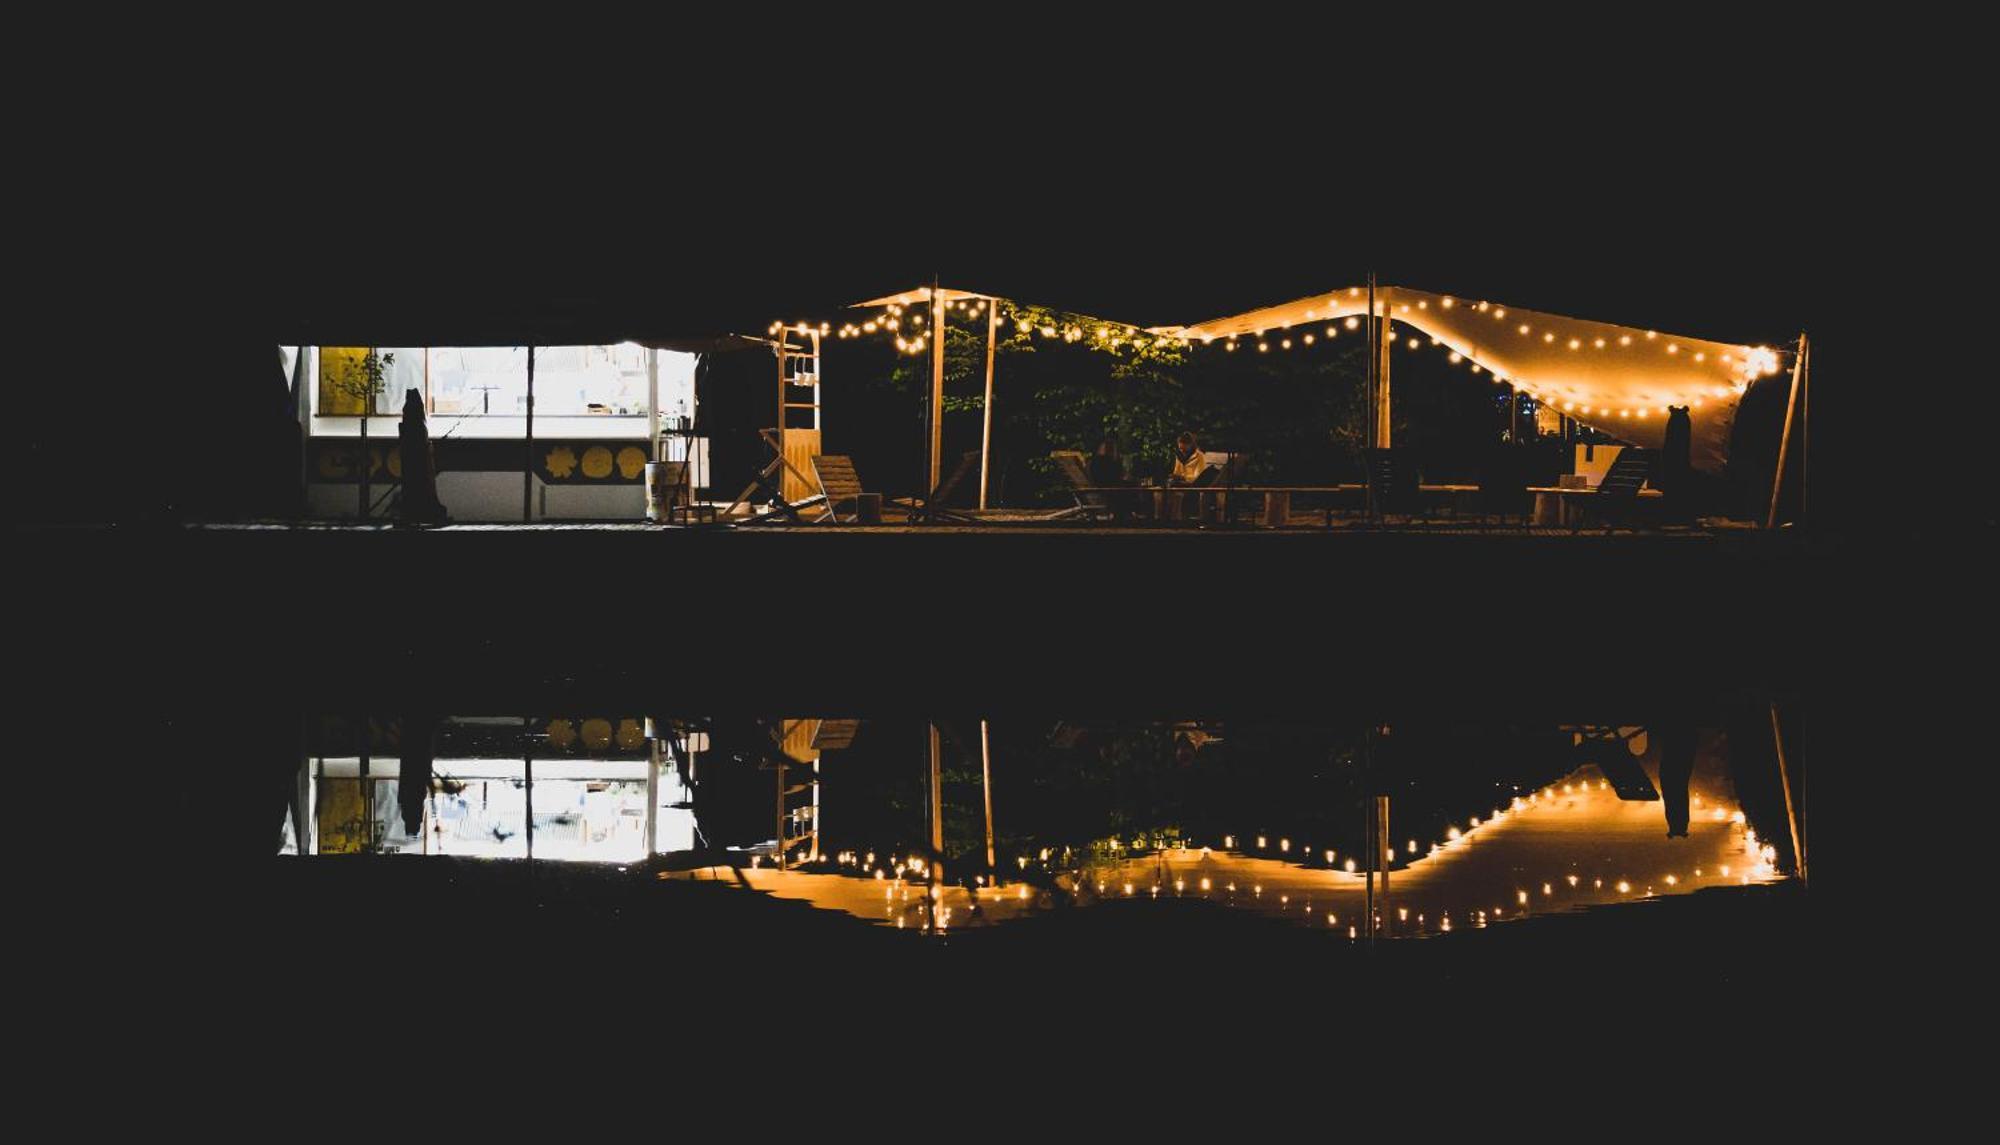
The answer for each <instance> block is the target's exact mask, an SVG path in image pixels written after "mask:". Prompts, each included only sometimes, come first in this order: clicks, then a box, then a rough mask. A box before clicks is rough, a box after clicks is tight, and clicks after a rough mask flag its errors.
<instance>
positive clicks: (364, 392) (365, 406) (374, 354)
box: [333, 347, 396, 519]
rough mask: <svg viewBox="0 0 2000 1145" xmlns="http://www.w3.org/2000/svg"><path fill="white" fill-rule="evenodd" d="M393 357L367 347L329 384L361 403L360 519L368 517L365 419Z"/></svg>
mask: <svg viewBox="0 0 2000 1145" xmlns="http://www.w3.org/2000/svg"><path fill="white" fill-rule="evenodd" d="M395 364H396V355H395V354H393V353H390V354H383V353H380V352H378V351H376V350H375V349H374V348H373V347H370V348H369V350H368V352H367V353H366V354H363V355H362V356H361V357H359V358H357V359H353V360H351V361H349V362H348V363H347V364H346V366H345V368H343V369H342V370H341V371H340V373H339V374H338V375H336V376H335V378H334V380H333V387H334V389H335V390H337V391H338V392H340V393H341V394H344V395H346V396H347V397H350V398H353V399H355V400H356V401H358V402H360V403H361V446H360V450H359V452H360V462H359V464H360V466H361V516H362V518H363V519H366V518H367V516H368V470H369V465H368V417H369V415H370V414H372V413H374V412H375V399H376V398H378V397H380V396H381V395H382V391H383V390H384V389H386V388H387V387H388V378H389V367H390V366H393V365H395Z"/></svg>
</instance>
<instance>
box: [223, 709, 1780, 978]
mask: <svg viewBox="0 0 2000 1145" xmlns="http://www.w3.org/2000/svg"><path fill="white" fill-rule="evenodd" d="M1774 710H1775V709H1774V707H1773V706H1772V705H1770V704H1769V703H1768V702H1762V703H1759V702H1756V701H1750V700H1744V701H1740V702H1738V703H1736V704H1734V705H1733V706H1727V707H1725V708H1724V709H1722V710H1718V711H1711V712H1708V713H1705V714H1704V716H1703V717H1702V718H1692V717H1690V718H1686V719H1667V720H1663V721H1659V722H1656V723H1654V724H1652V725H1650V726H1649V725H1639V724H1620V725H1613V724H1591V723H1567V722H1542V721H1535V722H1527V723H1520V724H1514V723H1508V722H1500V721H1492V720H1486V721H1476V722H1474V721H1468V722H1463V723H1453V722H1449V721H1441V720H1436V719H1432V720H1428V721H1418V722H1396V723H1374V722H1357V721H1348V722H1342V723H1307V722H1288V721H1284V720H1276V719H1270V718H1240V719H1222V718H1211V719H1165V718H1162V719H1157V720H1145V719H1136V718H1132V717H1129V716H1127V717H1121V718H1117V719H1103V720H1092V719H1074V718H1072V719H1065V718H1061V717H1056V716H1043V717H1031V716H1024V715H1019V714H1010V715H1007V716H1004V717H999V718H993V719H986V720H982V719H980V718H978V717H976V716H937V717H934V718H929V719H926V718H922V717H915V716H908V715H893V716H886V717H881V718H854V717H763V718H759V717H752V716H731V717H714V718H704V717H696V716H687V715H664V714H663V715H653V716H646V715H642V714H638V713H629V714H618V713H615V712H611V713H605V714H594V715H593V714H583V713H571V714H564V715H546V714H542V715H531V716H518V715H508V716H487V717H478V716H450V717H430V716H401V717H329V716H318V717H312V718H309V719H307V720H305V721H304V727H303V731H302V733H301V742H302V750H301V751H300V753H299V758H298V760H297V762H296V764H288V765H285V766H284V767H282V768H276V769H274V771H275V772H282V775H280V776H279V777H278V778H277V779H276V780H274V781H273V782H272V784H271V785H270V786H269V787H268V788H266V792H267V793H268V795H269V796H270V798H269V799H268V800H267V801H265V802H263V803H262V804H261V809H260V811H259V812H258V813H259V814H263V815H265V816H267V818H266V819H265V826H266V827H267V828H268V829H269V830H268V834H267V835H266V838H267V840H268V843H267V845H266V846H265V847H264V848H262V849H263V851H264V853H265V854H266V855H267V856H272V855H275V856H282V861H281V862H280V866H279V868H278V869H277V870H276V871H274V872H273V877H274V879H275V880H276V882H275V884H274V885H276V886H278V887H280V888H289V887H291V886H294V885H296V886H313V887H321V888H324V887H326V886H328V885H330V884H328V883H326V882H325V881H324V880H327V879H333V880H336V883H334V884H331V885H339V884H338V882H337V881H338V880H341V879H343V878H345V877H347V876H345V875H343V874H341V873H338V872H339V870H340V866H341V864H348V865H349V866H350V867H352V865H353V864H363V865H364V866H365V868H366V870H367V872H368V873H367V874H366V875H365V876H361V875H356V876H354V877H355V878H358V879H365V882H366V887H365V889H360V890H352V889H349V890H348V891H346V892H344V893H349V894H352V895H353V896H354V897H352V898H346V899H343V900H341V901H342V905H341V906H340V908H339V909H340V910H342V911H348V912H351V911H354V910H357V909H359V910H362V911H363V912H364V913H365V911H366V909H367V903H368V902H369V901H370V896H371V895H378V896H380V898H381V900H382V901H383V902H385V903H388V902H393V901H395V900H396V899H397V896H398V895H399V894H400V893H402V892H403V891H404V890H405V889H406V888H407V887H409V886H415V885H419V884H422V883H423V882H424V881H425V880H427V879H432V878H434V877H435V876H434V875H433V874H431V873H429V872H432V871H435V870H440V869H449V870H451V871H453V872H463V873H455V874H454V875H453V879H454V880H456V881H462V882H466V883H468V884H475V883H479V882H480V881H481V880H489V881H490V880H492V879H493V878H495V877H497V876H496V875H495V874H494V872H501V871H507V872H513V871H522V870H526V871H533V870H535V869H537V868H539V869H541V871H542V872H543V878H544V880H545V882H544V883H543V884H542V885H541V889H540V890H539V891H533V892H531V891H527V890H509V891H502V892H500V893H501V895H502V897H505V896H506V895H509V894H516V893H518V894H523V895H528V894H533V895H538V896H544V897H546V896H553V897H555V898H557V899H561V898H564V897H566V896H567V895H568V893H569V892H566V891H564V890H562V889H561V887H562V886H563V880H565V879H567V880H571V881H581V882H583V883H588V884H590V885H591V886H592V888H593V889H592V890H590V891H589V892H587V893H588V894H589V895H596V896H606V895H608V896H610V897H611V898H612V899H613V900H615V902H616V905H615V906H614V907H613V908H612V909H613V910H614V911H616V912H618V913H620V914H621V915H622V914H623V913H624V912H627V911H629V912H632V913H633V914H636V915H641V916H645V915H651V916H656V918H657V920H658V921H661V922H663V923H670V922H672V921H673V919H674V918H675V916H676V912H678V911H682V910H688V911H696V910H706V909H708V907H709V906H711V905H713V901H714V900H713V898H712V896H713V895H715V894H726V895H729V896H735V898H736V899H737V900H739V901H735V902H732V903H731V904H730V905H729V906H728V907H727V908H726V909H728V910H730V911H731V912H732V916H733V917H744V918H749V919H752V920H754V921H755V923H756V925H758V926H759V927H762V926H764V925H765V924H769V925H771V926H774V927H776V928H777V929H778V930H779V931H780V932H782V931H783V930H784V929H785V928H786V927H788V926H791V925H793V922H794V921H795V920H802V919H803V918H804V917H806V916H804V915H801V914H800V913H799V912H798V911H797V909H796V908H797V907H798V906H800V905H803V906H805V907H809V908H811V912H812V915H813V917H814V918H815V919H816V920H820V921H816V922H815V923H811V924H808V923H805V922H803V921H799V922H798V923H797V924H798V925H799V926H808V925H820V924H822V922H823V920H825V919H829V918H831V919H838V920H839V921H840V922H842V923H844V924H847V925H850V926H852V927H855V928H862V927H866V928H879V929H883V930H894V931H901V932H903V935H902V939H901V940H903V941H909V942H920V941H924V940H926V939H938V938H943V939H946V940H947V941H948V942H949V941H951V940H956V939H959V938H961V937H963V938H965V939H967V940H969V941H975V942H976V941H978V939H977V938H976V937H974V936H977V935H980V934H982V933H986V932H994V931H1007V930H1009V929H1010V928H1015V927H1017V926H1019V925H1020V924H1024V923H1030V922H1034V921H1037V920H1039V921H1041V922H1042V924H1043V926H1042V928H1040V929H1038V928H1036V927H1033V926H1028V927H1024V928H1022V931H1021V933H1022V934H1024V935H1041V934H1049V933H1053V932H1051V931H1049V930H1047V929H1046V927H1047V926H1048V925H1057V926H1064V925H1071V926H1073V925H1078V924H1076V923H1073V922H1069V921H1067V920H1073V919H1078V918H1083V917H1087V916H1092V915H1093V912H1103V913H1102V916H1101V917H1102V918H1105V919H1116V920H1118V922H1117V924H1116V925H1119V926H1126V925H1141V926H1152V925H1158V921H1157V920H1158V919H1167V920H1170V921H1168V922H1167V923H1166V924H1165V925H1167V926H1168V927H1169V928H1170V929H1171V928H1173V927H1178V926H1183V925H1185V926H1188V927H1190V928H1195V929H1199V928H1202V927H1208V926H1213V925H1217V924H1218V920H1223V919H1227V918H1232V917H1237V918H1245V919H1259V920H1266V921H1274V922H1278V923H1281V924H1282V925H1283V926H1285V927H1286V928H1289V929H1292V930H1296V931H1299V932H1307V933H1313V934H1317V935H1321V936H1324V937H1325V938H1327V939H1330V940H1333V941H1337V942H1343V943H1355V942H1367V941H1369V940H1372V939H1415V938H1425V939H1443V940H1445V941H1447V942H1449V941H1452V940H1453V938H1454V936H1456V935H1461V934H1464V933H1466V932H1470V931H1477V930H1482V929H1486V928H1492V927H1500V926H1517V925H1518V926H1520V927H1523V928H1534V927H1536V926H1537V925H1538V924H1540V923H1541V922H1542V921H1543V920H1546V919H1548V918H1550V917H1552V916H1564V915H1578V914H1581V915H1582V916H1583V919H1584V926H1583V928H1582V929H1581V930H1580V931H1575V930H1572V931H1567V932H1565V936H1564V937H1562V938H1560V939H1558V938H1555V937H1553V936H1552V937H1551V941H1553V942H1556V943H1558V946H1560V944H1561V943H1562V942H1571V943H1583V944H1586V945H1587V943H1588V940H1589V935H1590V933H1591V930H1590V928H1591V927H1593V926H1599V925H1601V926H1605V927H1611V926H1615V925H1617V923H1616V921H1615V920H1616V918H1617V917H1618V916H1617V912H1620V911H1629V910H1633V909H1644V904H1648V903H1659V902H1661V901H1664V900H1673V899H1691V900H1700V901H1720V900H1725V899H1727V898H1729V897H1730V896H1742V895H1744V894H1745V893H1754V892H1756V891H1759V890H1765V889H1768V888H1771V887H1772V886H1774V885H1776V884H1781V883H1786V882H1789V881H1792V880H1796V879H1797V877H1798V875H1799V873H1800V862H1799V855H1798V852H1799V851H1800V850H1804V849H1806V845H1805V842H1804V840H1805V839H1806V834H1805V814H1804V783H1803V775H1804V751H1803V735H1802V730H1801V729H1800V727H1799V726H1798V721H1797V720H1796V719H1793V718H1791V717H1790V716H1787V715H1783V714H1782V713H1781V714H1780V716H1781V718H1779V719H1777V720H1776V723H1777V725H1778V728H1779V736H1780V737H1782V738H1774V734H1773V723H1774V721H1773V714H1772V713H1773V711H1774ZM1780 745H1782V747H1783V749H1784V750H1783V752H1782V755H1781V753H1780V752H1779V750H1777V749H1778V747H1779V746H1780ZM1781 758H1782V761H1783V762H1782V763H1781V762H1780V760H1781ZM246 813H247V812H246ZM1371 854H1374V855H1375V856H1376V858H1377V861H1375V862H1371V861H1370V857H1371ZM295 867H296V869H295ZM307 870H311V871H315V872H318V873H317V874H314V875H312V876H311V877H310V878H309V877H308V875H307V874H306V873H305V872H306V871H307ZM313 880H319V881H313ZM547 880H553V881H547ZM524 885H525V884H524ZM690 892H695V893H699V894H702V895H705V896H711V897H707V898H701V899H691V898H689V897H687V896H688V895H689V893H690ZM692 902H700V903H702V904H704V905H703V906H702V907H700V908H697V907H693V906H690V905H688V904H690V903H692ZM431 905H432V906H434V907H435V909H436V910H438V911H440V912H445V911H450V910H454V909H456V907H455V906H454V905H453V904H451V903H450V902H449V901H448V900H447V899H445V898H439V899H437V900H435V901H434V902H433V903H432V904H431ZM1139 908H1153V909H1155V914H1156V918H1155V919H1147V920H1139V919H1138V918H1137V916H1135V915H1133V914H1132V913H1131V912H1132V910H1134V909H1139ZM398 909H400V910H403V911H405V912H407V913H408V914H410V915H411V916H414V917H417V918H421V917H422V915H423V913H424V910H425V909H426V908H424V907H416V908H412V907H410V906H409V904H407V903H405V904H403V905H402V906H401V907H399V908H398ZM1593 920H1609V921H1603V922H1598V921H1593ZM1221 924H1222V925H1229V924H1228V923H1221ZM1025 941H1030V942H1031V943H1032V942H1034V941H1039V939H1027V940H1025Z"/></svg>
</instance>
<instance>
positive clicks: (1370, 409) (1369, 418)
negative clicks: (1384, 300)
mask: <svg viewBox="0 0 2000 1145" xmlns="http://www.w3.org/2000/svg"><path fill="white" fill-rule="evenodd" d="M1362 330H1363V332H1364V333H1365V334H1366V336H1367V338H1368V367H1367V378H1368V404H1367V409H1366V411H1365V413H1364V414H1363V420H1364V421H1365V422H1366V429H1367V433H1366V441H1367V443H1368V445H1370V446H1373V445H1374V444H1375V362H1376V358H1375V342H1376V338H1375V272H1374V271H1372V270H1371V271H1369V272H1368V321H1367V323H1366V324H1365V325H1364V326H1362Z"/></svg>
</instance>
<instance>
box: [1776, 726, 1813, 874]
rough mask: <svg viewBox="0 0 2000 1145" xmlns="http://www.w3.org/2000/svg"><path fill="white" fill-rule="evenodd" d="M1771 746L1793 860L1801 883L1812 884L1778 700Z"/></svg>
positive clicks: (1803, 826)
mask: <svg viewBox="0 0 2000 1145" xmlns="http://www.w3.org/2000/svg"><path fill="white" fill-rule="evenodd" d="M1771 746H1772V747H1773V748H1776V749H1777V752H1778V782H1779V783H1780V784H1782V785H1783V786H1784V789H1785V826H1786V827H1787V828H1788V829H1790V831H1791V833H1792V858H1793V861H1794V862H1796V863H1797V865H1798V868H1799V881H1800V882H1802V883H1807V884H1810V883H1811V880H1810V879H1808V878H1807V877H1806V846H1805V824H1804V822H1803V821H1802V820H1801V819H1800V818H1799V814H1798V811H1797V809H1796V806H1797V805H1796V804H1794V803H1793V801H1792V769H1791V765H1790V763H1789V762H1788V761H1787V760H1786V759H1785V733H1784V732H1783V731H1781V730H1779V728H1778V701H1776V700H1772V701H1771Z"/></svg>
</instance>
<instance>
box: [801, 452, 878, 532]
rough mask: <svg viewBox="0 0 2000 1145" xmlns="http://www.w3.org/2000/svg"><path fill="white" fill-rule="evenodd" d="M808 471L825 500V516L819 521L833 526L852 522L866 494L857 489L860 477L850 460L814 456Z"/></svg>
mask: <svg viewBox="0 0 2000 1145" xmlns="http://www.w3.org/2000/svg"><path fill="white" fill-rule="evenodd" d="M812 469H813V480H814V481H816V482H818V483H819V491H820V493H821V495H823V496H824V497H825V498H826V516H824V517H822V518H820V520H822V521H833V522H835V523H836V524H838V523H840V522H842V521H846V522H849V523H851V522H853V521H854V520H856V518H857V515H858V508H859V506H858V504H857V503H858V502H859V501H860V499H861V494H862V493H864V492H866V490H864V489H862V488H861V475H860V474H859V473H856V472H855V470H854V459H853V458H852V457H847V456H844V455H842V454H837V453H815V454H813V458H812ZM843 514H844V515H843Z"/></svg>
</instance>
